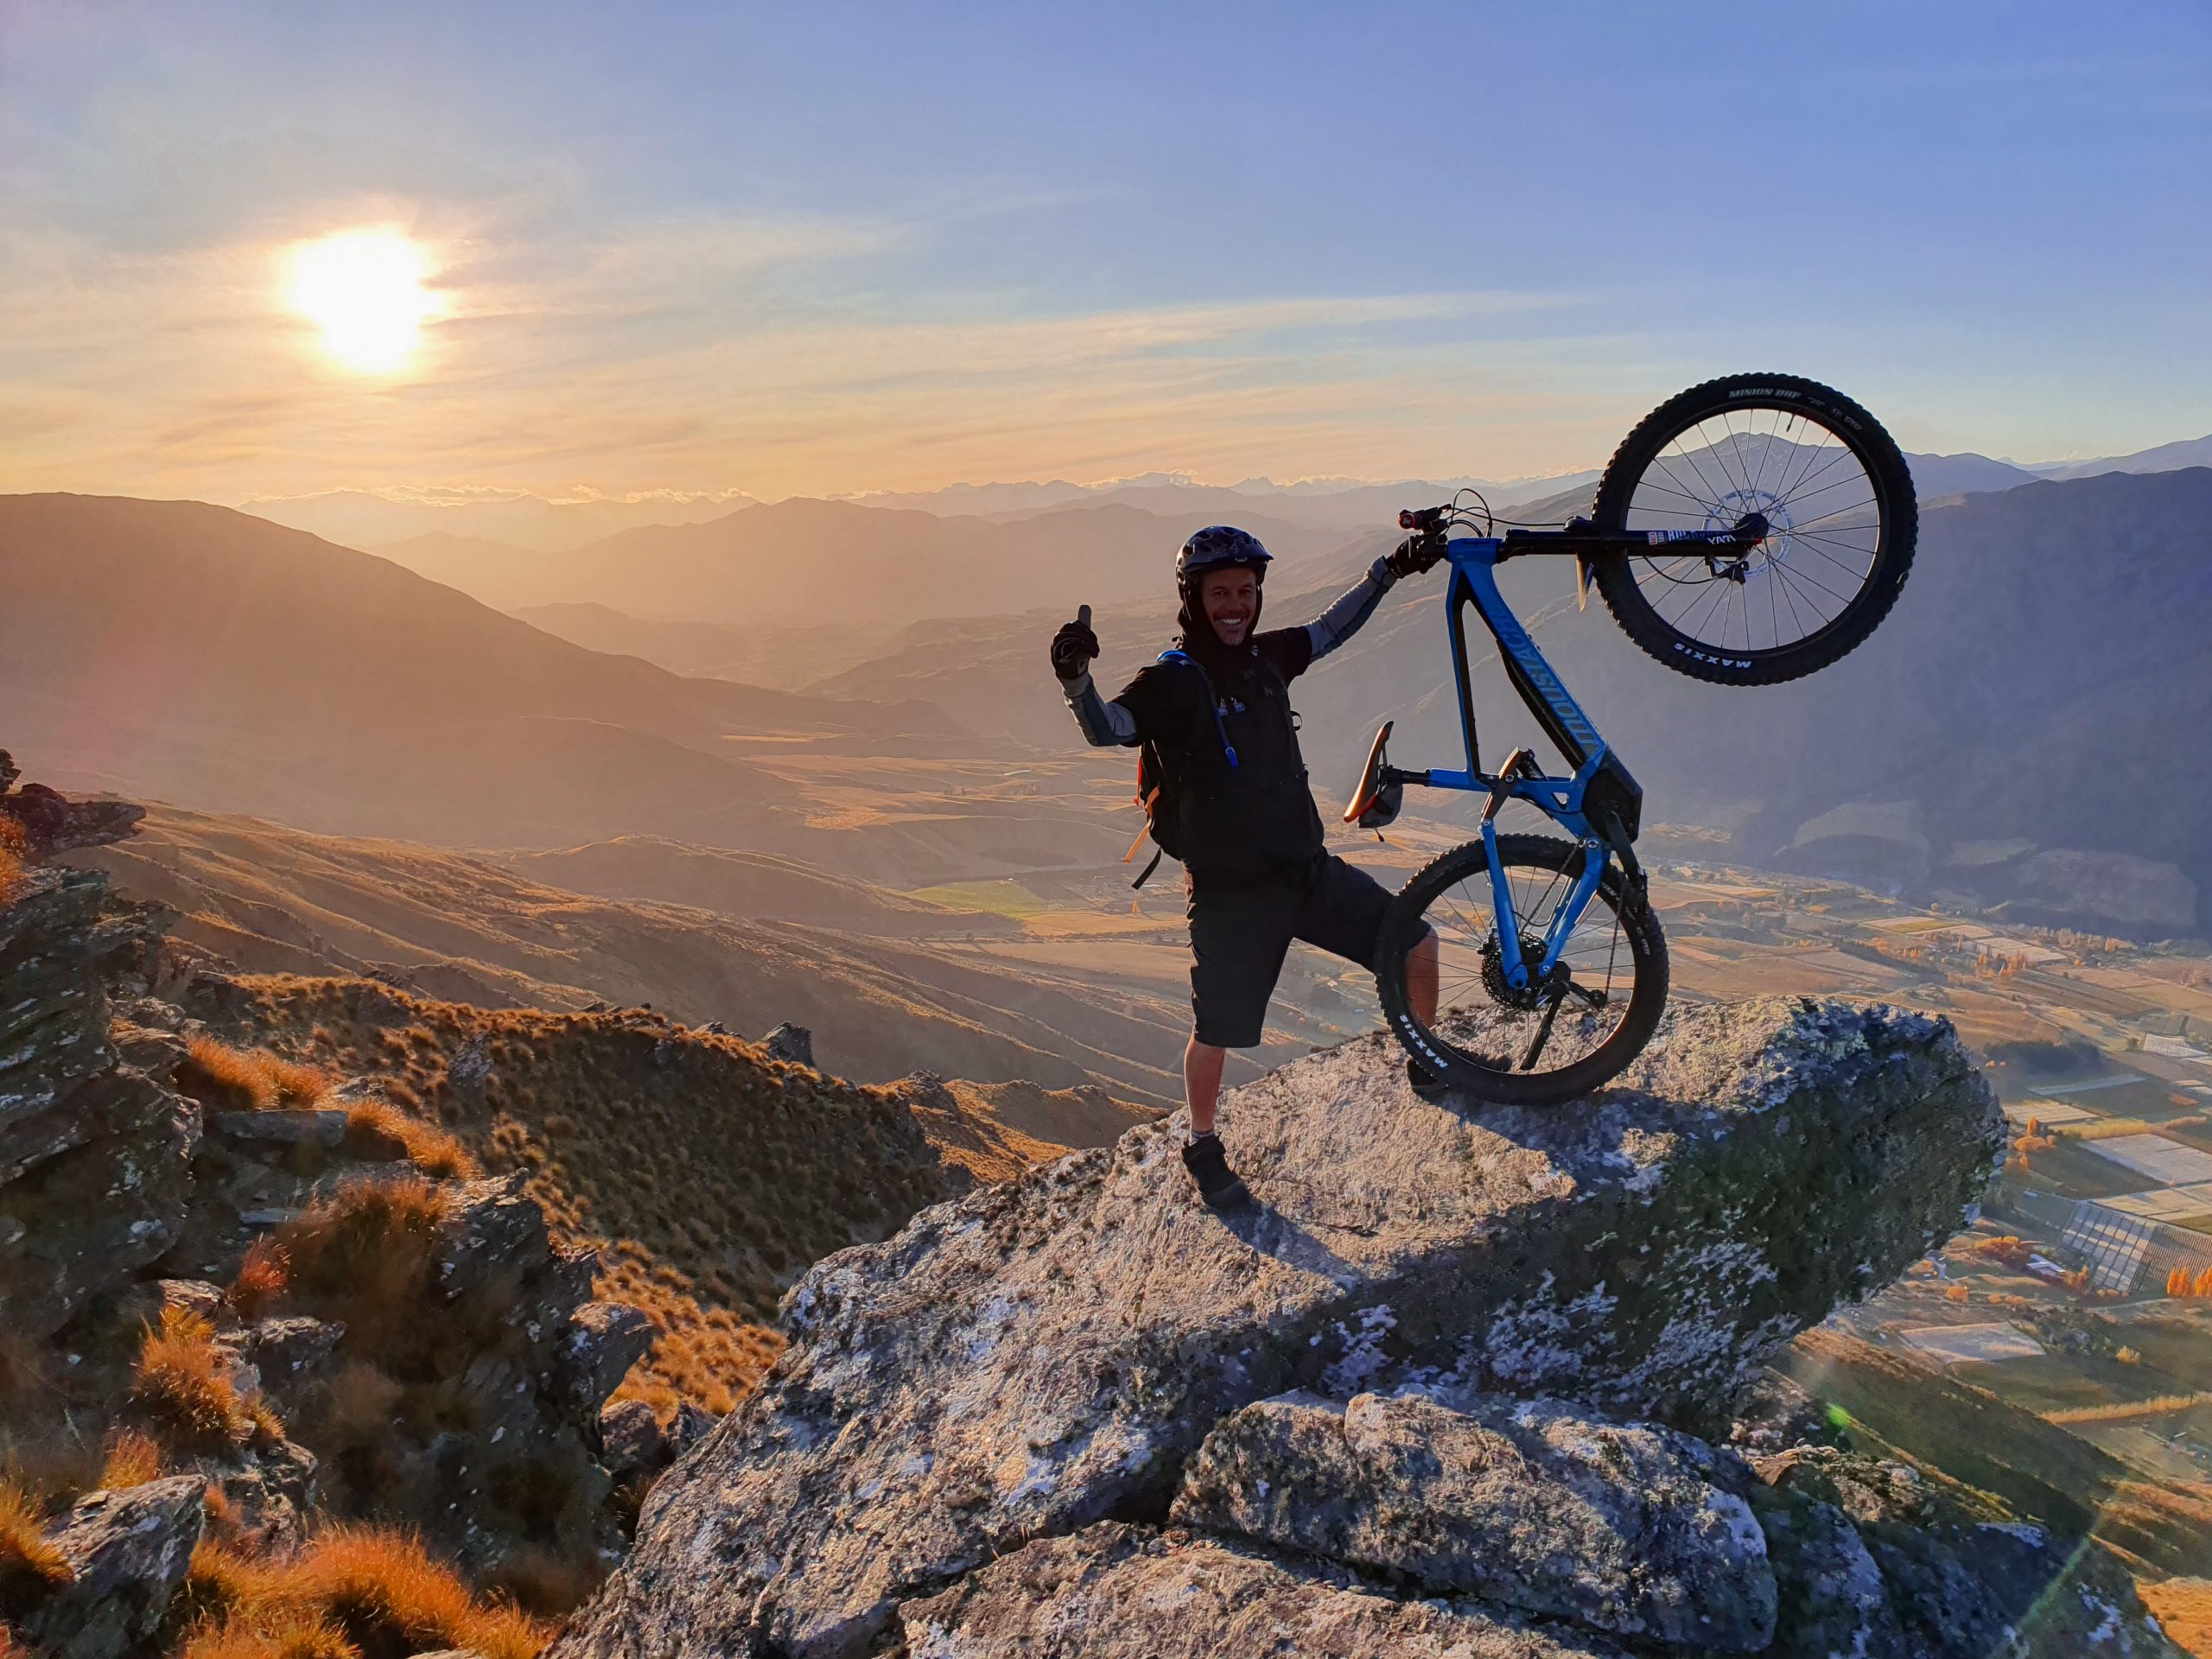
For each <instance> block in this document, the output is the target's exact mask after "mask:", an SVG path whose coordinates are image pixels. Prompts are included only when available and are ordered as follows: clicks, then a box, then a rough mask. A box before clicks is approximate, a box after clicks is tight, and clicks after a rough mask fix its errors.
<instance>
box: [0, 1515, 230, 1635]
mask: <svg viewBox="0 0 2212 1659" xmlns="http://www.w3.org/2000/svg"><path fill="white" fill-rule="evenodd" d="M205 1493H206V1483H205V1482H204V1481H202V1480H201V1479H200V1478H199V1477H198V1476H196V1475H179V1476H175V1477H173V1478H170V1479H168V1480H156V1481H150V1482H149V1483H148V1484H145V1485H143V1486H133V1487H131V1488H130V1490H129V1491H119V1492H110V1491H100V1492H87V1493H86V1495H85V1496H84V1497H80V1498H79V1499H78V1500H77V1502H76V1503H75V1505H74V1506H73V1508H72V1509H71V1510H70V1511H69V1513H68V1514H67V1515H66V1516H63V1517H62V1518H61V1519H60V1521H58V1522H55V1523H54V1526H53V1527H51V1528H50V1529H48V1532H47V1541H48V1543H50V1544H52V1545H53V1546H54V1548H56V1549H58V1550H60V1553H61V1556H62V1559H64V1560H67V1562H68V1563H69V1569H70V1573H71V1574H72V1576H71V1578H70V1580H69V1581H68V1582H67V1583H66V1584H63V1585H60V1586H58V1587H56V1588H55V1589H54V1592H52V1593H51V1594H50V1595H48V1597H46V1598H45V1599H43V1600H41V1602H40V1603H39V1604H38V1605H36V1606H35V1607H34V1608H32V1609H31V1610H30V1611H29V1613H28V1615H27V1616H26V1617H25V1618H24V1619H23V1633H24V1635H26V1636H28V1637H29V1638H30V1640H31V1643H32V1644H33V1646H34V1648H35V1650H36V1651H37V1652H39V1653H41V1654H42V1655H46V1656H48V1659H124V1656H125V1655H127V1654H130V1653H133V1652H136V1651H137V1649H138V1647H139V1644H140V1643H143V1642H144V1641H145V1640H146V1638H147V1637H149V1636H151V1635H152V1634H153V1633H154V1630H155V1628H156V1626H157V1625H159V1624H161V1622H162V1614H163V1613H165V1612H167V1611H168V1605H169V1598H170V1596H171V1595H172V1594H174V1593H175V1590H176V1587H177V1586H178V1585H179V1584H180V1583H181V1582H182V1581H183V1580H184V1570H185V1568H186V1567H187V1566H188V1565H189V1564H190V1562H191V1560H192V1550H193V1546H194V1545H195V1544H197V1543H198V1542H199V1541H200V1527H201V1525H202V1523H203V1520H204V1516H203V1507H202V1506H203V1503H204V1501H205Z"/></svg>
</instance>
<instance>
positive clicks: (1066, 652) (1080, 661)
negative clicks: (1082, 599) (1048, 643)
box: [1052, 605, 1098, 680]
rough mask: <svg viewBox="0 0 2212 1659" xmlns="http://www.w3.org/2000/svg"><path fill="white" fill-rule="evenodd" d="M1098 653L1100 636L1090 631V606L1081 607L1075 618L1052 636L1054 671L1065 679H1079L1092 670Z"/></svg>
mask: <svg viewBox="0 0 2212 1659" xmlns="http://www.w3.org/2000/svg"><path fill="white" fill-rule="evenodd" d="M1097 655H1098V636H1097V635H1096V634H1095V633H1093V632H1091V631H1090V606H1088V605H1084V606H1082V607H1079V608H1078V609H1077V611H1076V613H1075V620H1074V621H1072V622H1070V623H1068V624H1067V625H1066V626H1064V627H1062V628H1061V630H1060V631H1059V632H1058V633H1056V634H1054V635H1053V636H1052V672H1053V673H1055V674H1057V675H1058V676H1059V677H1061V678H1062V679H1064V680H1079V679H1081V678H1082V677H1084V675H1085V674H1087V673H1089V672H1090V662H1091V658H1094V657H1096V656H1097Z"/></svg>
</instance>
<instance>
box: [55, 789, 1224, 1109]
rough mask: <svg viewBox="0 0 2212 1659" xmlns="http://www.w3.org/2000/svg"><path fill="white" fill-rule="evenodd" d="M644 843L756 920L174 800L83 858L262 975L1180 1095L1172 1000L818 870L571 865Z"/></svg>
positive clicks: (713, 860)
mask: <svg viewBox="0 0 2212 1659" xmlns="http://www.w3.org/2000/svg"><path fill="white" fill-rule="evenodd" d="M639 851H642V852H644V853H645V855H647V856H648V859H649V862H648V865H647V868H649V869H652V870H665V869H667V868H670V867H671V865H673V866H674V867H675V868H677V869H678V870H679V871H682V872H684V873H686V874H687V878H688V879H690V880H696V881H697V882H698V883H699V884H700V890H699V893H698V897H699V898H700V899H701V900H702V901H703V902H707V903H728V904H739V903H741V902H742V901H741V899H739V897H738V896H737V889H736V888H735V887H733V886H732V885H731V884H732V883H733V882H734V881H744V882H756V883H758V885H757V886H754V887H750V888H749V889H748V890H749V891H751V892H753V893H755V894H757V895H758V897H759V900H760V908H758V909H754V910H750V911H737V912H725V913H716V912H715V911H714V910H711V909H708V908H696V909H694V908H687V907H685V906H682V905H677V904H668V903H646V902H639V901H625V900H620V899H607V898H591V897H588V896H585V895H583V894H581V893H574V892H569V891H566V890H564V889H563V888H560V887H551V886H548V885H545V884H543V882H541V881H538V880H532V879H531V877H530V876H529V875H527V874H518V873H517V872H516V871H514V870H511V869H506V868H501V867H499V865H497V864H494V863H492V862H490V861H486V860H484V859H480V858H472V857H468V856H466V855H461V854H455V853H450V852H446V851H442V850H441V849H436V848H432V847H426V846H420V845H413V844H409V843H405V842H387V841H372V840H365V839H357V838H348V837H342V836H315V835H311V834H308V833H306V832H303V831H300V830H293V829H284V828H283V827H281V826H278V825H275V824H270V823H264V822H260V821H257V820H254V819H250V818H241V817H215V816H210V815H207V814H201V813H195V812H191V811H188V810H183V809H179V808H170V807H163V806H156V807H155V808H154V809H153V810H152V811H151V812H150V813H149V817H148V818H147V819H146V821H145V823H144V824H143V827H142V831H141V833H140V834H139V835H138V836H137V837H136V838H135V839H133V840H131V841H130V842H126V843H124V844H123V845H121V846H118V847H111V848H103V849H97V850H94V851H90V852H86V853H82V854H73V855H69V856H70V857H71V858H72V860H73V861H81V862H83V863H85V864H86V865H88V866H91V867H94V868H100V869H103V870H105V871H107V872H108V873H109V874H111V875H112V876H113V877H114V878H115V880H116V882H117V885H118V887H119V888H120V889H121V890H122V891H123V892H124V893H129V894H130V895H131V896H133V897H136V898H143V899H156V900H158V901H160V902H161V903H163V904H166V905H168V906H173V907H174V908H175V909H176V910H177V911H179V912H181V917H182V919H181V921H180V922H179V923H178V925H177V928H176V937H177V938H179V939H181V940H182V941H184V942H186V943H187V944H194V945H199V946H200V947H202V948H204V949H206V950H211V951H213V952H215V953H217V954H218V955H219V956H221V957H225V958H226V959H227V960H229V961H231V962H233V963H238V965H239V966H240V967H242V968H245V969H248V970H250V971H253V972H260V973H294V974H308V975H328V974H360V973H364V972H367V971H371V970H376V971H381V972H385V973H388V974H391V975H393V976H397V977H398V978H399V979H401V980H402V981H403V982H407V983H411V984H413V985H415V986H416V987H418V988H420V989H421V990H422V991H423V993H424V994H426V995H430V996H433V997H435V998H440V999H445V1000H451V1001H461V1002H468V1003H473V1004H477V1005H480V1006H482V1007H493V1008H514V1007H537V1008H547V1009H556V1010H564V1009H565V1010H575V1009H581V1008H583V1007H588V1006H589V1005H590V1004H592V1003H594V1002H601V1001H603V1002H608V1003H613V1004H614V1005H616V1006H618V1007H637V1006H639V1005H640V1004H650V1005H651V1006H652V1007H653V1008H654V1009H656V1010H658V1011H661V1012H664V1013H667V1014H671V1015H673V1016H675V1017H676V1018H677V1019H679V1020H683V1021H684V1022H686V1023H687V1024H695V1025H696V1024H699V1023H702V1022H704V1021H708V1020H719V1021H721V1023H722V1024H723V1025H725V1026H728V1027H730V1028H731V1029H732V1030H734V1031H738V1032H742V1033H750V1034H753V1035H756V1036H757V1035H759V1034H760V1033H764V1032H766V1031H767V1030H769V1029H770V1028H771V1027H774V1026H776V1025H777V1024H779V1023H780V1022H782V1021H785V1020H791V1021H792V1022H794V1023H797V1024H798V1025H802V1026H805V1027H809V1028H810V1029H811V1030H812V1031H813V1032H814V1033H815V1045H816V1052H817V1055H818V1056H819V1057H820V1058H821V1061H822V1064H823V1065H824V1066H825V1067H826V1068H828V1069H829V1070H830V1071H835V1072H836V1073H838V1074H839V1075H841V1076H844V1077H858V1078H864V1079H871V1080H876V1081H884V1080H888V1079H891V1078H893V1077H904V1076H906V1074H908V1073H910V1072H914V1071H934V1072H936V1073H938V1074H939V1075H941V1076H944V1077H969V1078H973V1079H976V1080H977V1081H979V1082H982V1083H1005V1082H1012V1081H1014V1080H1027V1081H1030V1082H1034V1083H1037V1084H1044V1085H1046V1086H1048V1087H1052V1088H1062V1087H1071V1086H1076V1085H1080V1084H1093V1083H1096V1084H1102V1085H1103V1086H1104V1087H1105V1088H1106V1089H1108V1090H1110V1091H1111V1092H1112V1093H1114V1094H1115V1095H1116V1096H1122V1097H1123V1098H1127V1099H1132V1100H1140V1101H1150V1102H1160V1101H1164V1099H1165V1098H1166V1096H1167V1095H1168V1093H1169V1092H1170V1091H1171V1090H1172V1088H1173V1080H1172V1073H1171V1068H1172V1067H1173V1065H1175V1064H1176V1057H1177V1056H1178V1054H1179V1052H1180V1050H1181V1046H1182V1042H1183V1038H1184V1035H1185V1028H1186V1023H1187V1013H1186V1011H1185V1009H1184V1008H1183V1007H1180V1006H1179V1005H1178V1004H1177V1003H1176V1002H1173V1001H1169V1000H1167V998H1166V997H1164V996H1159V997H1154V996H1147V995H1143V994H1142V993H1141V992H1138V991H1135V990H1121V989H1111V988H1102V987H1101V986H1099V985H1098V984H1097V983H1096V982H1095V981H1094V980H1093V979H1092V978H1090V977H1089V976H1084V975H1082V974H1079V973H1077V972H1075V971H1073V970H1071V969H1054V968H1051V967H1046V966H1041V965H1038V964H1035V963H1024V962H1001V961H999V960H996V959H994V958H992V957H988V955H985V954H983V953H981V952H978V951H975V950H967V949H964V948H963V947H962V945H961V944H959V943H958V942H957V941H955V940H953V939H950V938H940V939H938V940H935V941H933V940H931V938H927V937H923V936H924V935H925V934H926V933H928V932H929V931H932V929H931V925H930V924H929V922H928V918H926V916H925V915H918V913H917V906H915V905H914V904H913V901H911V900H906V899H899V897H898V896H897V895H895V894H871V892H870V890H869V889H868V888H866V887H863V886H861V884H859V883H856V882H850V881H840V880H837V879H836V878H832V877H829V876H825V875H823V874H820V873H819V872H815V871H809V870H806V869H804V868H802V867H797V866H787V865H782V864H779V863H777V862H776V861H770V860H759V859H746V858H735V859H727V860H726V859H724V858H722V857H721V856H719V855H712V854H703V853H699V852H697V851H696V850H691V849H666V848H654V847H652V846H650V845H647V846H645V847H644V848H642V849H640V848H639V847H638V846H637V845H635V844H632V846H631V847H630V848H629V849H627V850H626V849H624V848H623V847H621V846H620V845H618V846H616V847H615V848H614V849H611V851H607V852H602V853H597V854H594V852H593V851H592V850H591V849H584V850H583V851H582V852H580V853H578V854H576V855H566V856H567V857H569V860H570V861H573V862H575V863H576V864H578V865H581V866H584V867H589V866H592V865H594V864H596V865H597V866H598V868H601V870H602V871H607V870H613V871H615V872H620V871H622V870H624V869H628V870H629V871H630V872H631V874H632V875H635V874H637V870H638V865H637V862H636V861H635V860H634V859H632V857H630V855H631V854H634V853H637V852H639ZM556 862H557V860H556ZM807 906H816V907H817V908H815V909H814V910H813V912H811V913H813V914H816V915H826V914H829V913H831V909H830V908H829V907H834V908H835V913H836V914H838V915H840V916H841V917H842V918H843V919H844V920H846V921H848V922H854V921H859V920H861V919H863V918H867V917H870V916H873V917H874V918H879V919H883V918H888V919H890V920H891V921H893V923H895V925H896V928H897V929H899V930H911V931H912V933H913V934H914V935H915V937H912V938H899V937H896V936H895V932H894V935H893V936H891V937H868V936H865V935H863V934H861V933H857V932H842V931H830V930H829V928H828V927H825V926H820V925H804V924H803V923H801V922H799V921H797V920H791V919H785V918H786V917H787V916H789V915H791V914H792V913H794V912H798V911H802V910H804V909H805V908H806V907H807ZM950 914H952V915H953V917H954V918H955V919H957V922H958V924H959V925H958V927H957V931H958V932H959V933H960V934H962V935H963V937H964V936H966V935H969V934H974V935H978V936H982V937H984V938H989V937H992V936H995V935H997V934H1000V933H1003V932H1005V931H1007V930H1008V924H1007V923H1006V922H1005V921H1003V920H1002V919H1001V918H996V917H992V916H985V915H963V914H961V913H958V912H952V913H950ZM946 931H950V927H948V930H946Z"/></svg>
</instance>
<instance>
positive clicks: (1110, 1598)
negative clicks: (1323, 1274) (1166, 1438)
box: [714, 1522, 1619, 1659]
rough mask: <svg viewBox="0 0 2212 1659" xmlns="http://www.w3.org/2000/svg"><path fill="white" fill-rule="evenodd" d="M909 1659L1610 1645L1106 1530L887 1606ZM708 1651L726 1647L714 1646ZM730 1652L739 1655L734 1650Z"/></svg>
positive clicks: (1233, 1550) (1331, 1577) (1254, 1558)
mask: <svg viewBox="0 0 2212 1659" xmlns="http://www.w3.org/2000/svg"><path fill="white" fill-rule="evenodd" d="M899 1619H900V1621H901V1622H902V1623H903V1624H905V1626H906V1644H907V1645H906V1652H907V1655H908V1656H909V1659H1244V1656H1248V1655H1254V1656H1256V1655H1262V1654H1281V1655H1286V1656H1288V1655H1295V1656H1297V1659H1383V1656H1389V1659H1570V1656H1579V1659H1599V1656H1607V1659H1611V1656H1617V1655H1618V1652H1619V1650H1618V1649H1616V1648H1613V1647H1611V1646H1609V1645H1606V1644H1605V1643H1600V1642H1597V1641H1593V1640H1590V1639H1587V1638H1583V1637H1574V1636H1570V1635H1567V1634H1565V1633H1563V1632H1559V1631H1550V1630H1533V1629H1527V1628H1523V1627H1521V1626H1517V1625H1515V1624H1510V1623H1508V1622H1506V1621H1505V1620H1503V1618H1498V1617H1497V1616H1496V1615H1494V1614H1491V1613H1489V1612H1485V1611H1483V1610H1480V1609H1478V1608H1476V1607H1473V1606H1470V1605H1454V1604H1452V1603H1450V1602H1442V1601H1407V1600H1399V1599H1395V1598H1394V1597H1390V1596H1387V1595H1383V1594H1381V1593H1378V1592H1376V1591H1375V1590H1374V1589H1372V1588H1371V1587H1369V1586H1362V1585H1360V1584H1358V1583H1357V1582H1356V1581H1355V1580H1353V1579H1352V1577H1351V1574H1349V1573H1343V1572H1341V1571H1334V1570H1332V1569H1330V1568H1328V1567H1323V1566H1320V1565H1319V1564H1317V1563H1312V1562H1291V1561H1284V1560H1275V1559H1273V1558H1271V1557H1269V1556H1268V1555H1267V1554H1263V1553H1262V1552H1261V1551H1258V1550H1256V1549H1253V1548H1250V1547H1249V1546H1238V1545H1236V1544H1230V1543H1224V1542H1222V1541H1215V1540H1205V1539H1196V1538H1191V1537H1188V1536H1186V1535H1179V1534H1176V1533H1168V1534H1165V1535H1157V1536H1155V1535H1147V1534H1146V1533H1144V1532H1141V1531H1140V1530H1138V1529H1135V1528H1131V1527H1127V1526H1122V1525H1118V1524H1116V1523H1114V1522H1106V1523H1105V1524H1103V1525H1101V1526H1097V1527H1094V1528H1092V1529H1090V1530H1089V1531H1087V1532H1082V1533H1078V1534H1077V1535H1075V1536H1074V1537H1071V1538H1057V1539H1052V1540H1050V1541H1045V1542H1041V1543H1034V1544H1031V1545H1030V1546H1028V1547H1027V1548H1025V1549H1020V1550H1017V1551H1015V1552H1014V1554H1010V1555H1007V1556H1004V1557H1002V1558H1001V1559H1000V1560H995V1561H994V1562H992V1563H991V1564H990V1565H989V1566H988V1567H984V1568H983V1569H982V1571H981V1572H979V1573H975V1574H974V1575H972V1576H971V1577H969V1578H968V1579H967V1580H963V1582H962V1583H960V1584H959V1585H957V1586H955V1587H954V1588H952V1589H950V1590H948V1591H946V1592H944V1594H942V1595H939V1596H936V1597H933V1598H931V1599H928V1600H922V1601H910V1602H908V1603H906V1605H903V1606H902V1607H900V1608H899ZM714 1650H715V1651H716V1652H729V1651H731V1649H727V1648H717V1649H714ZM739 1651H741V1649H739Z"/></svg>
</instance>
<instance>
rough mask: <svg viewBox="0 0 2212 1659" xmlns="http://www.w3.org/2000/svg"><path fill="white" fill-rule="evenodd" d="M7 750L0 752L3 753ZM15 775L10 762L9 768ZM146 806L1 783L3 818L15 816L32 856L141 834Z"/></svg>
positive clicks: (45, 856)
mask: <svg viewBox="0 0 2212 1659" xmlns="http://www.w3.org/2000/svg"><path fill="white" fill-rule="evenodd" d="M0 753H5V751H0ZM7 770H8V772H9V773H10V776H11V778H12V777H13V776H15V775H17V774H16V772H15V768H14V766H12V765H11V766H9V767H8V768H7ZM145 816H146V809H145V808H144V807H143V806H137V805H134V804H131V803H130V802H129V801H73V800H71V799H69V798H67V796H65V795H63V794H62V793H61V792H60V791H59V790H56V789H49V788H48V786H47V785H44V784H25V785H23V786H22V788H21V789H16V790H10V789H8V788H6V787H5V785H0V817H10V818H13V819H14V820H15V821H16V824H17V825H18V826H19V827H20V828H21V829H22V831H23V833H24V834H25V836H28V837H29V842H30V848H31V852H32V855H34V856H35V857H39V858H48V857H51V856H52V855H54V854H55V853H66V852H70V851H73V850H74V849H77V848H79V847H105V846H106V845H107V844H108V843H110V842H118V841H121V840H123V839H124V838H125V837H126V836H135V835H137V833H138V820H139V819H141V818H143V817H145Z"/></svg>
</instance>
